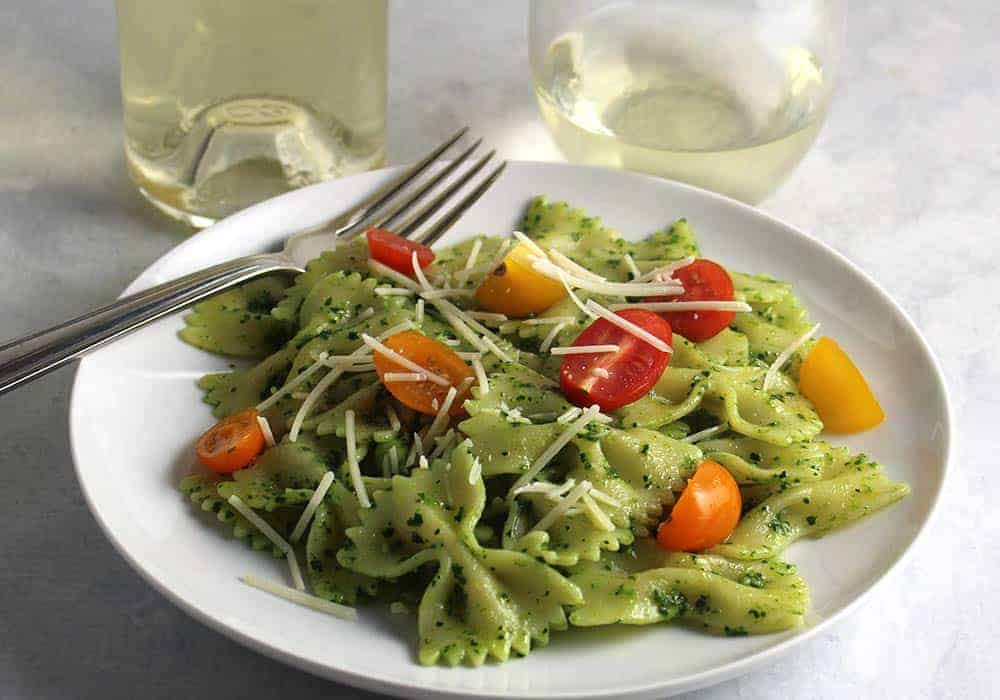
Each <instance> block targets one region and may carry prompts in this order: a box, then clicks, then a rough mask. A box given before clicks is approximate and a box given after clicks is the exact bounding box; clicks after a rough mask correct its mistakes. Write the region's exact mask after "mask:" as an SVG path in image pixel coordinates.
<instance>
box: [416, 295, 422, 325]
mask: <svg viewBox="0 0 1000 700" xmlns="http://www.w3.org/2000/svg"><path fill="white" fill-rule="evenodd" d="M414 320H415V321H416V322H417V324H418V325H419V324H421V323H423V322H424V300H423V299H417V312H416V314H415V315H414Z"/></svg>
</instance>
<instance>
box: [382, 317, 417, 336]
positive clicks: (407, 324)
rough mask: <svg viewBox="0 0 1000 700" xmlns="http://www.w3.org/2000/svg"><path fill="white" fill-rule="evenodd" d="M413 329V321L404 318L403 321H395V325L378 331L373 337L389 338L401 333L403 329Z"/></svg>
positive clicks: (414, 327)
mask: <svg viewBox="0 0 1000 700" xmlns="http://www.w3.org/2000/svg"><path fill="white" fill-rule="evenodd" d="M415 329H416V326H414V325H413V321H410V320H406V321H403V322H402V323H397V324H396V325H395V326H390V327H389V328H386V329H385V330H384V331H382V332H381V333H379V334H378V335H377V336H376V338H375V339H376V340H385V339H386V338H391V337H392V336H394V335H396V334H397V333H402V332H403V331H412V330H415Z"/></svg>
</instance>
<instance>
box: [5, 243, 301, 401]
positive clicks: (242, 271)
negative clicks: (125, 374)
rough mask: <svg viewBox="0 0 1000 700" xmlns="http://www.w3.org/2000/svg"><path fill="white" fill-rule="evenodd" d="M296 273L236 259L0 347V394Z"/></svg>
mask: <svg viewBox="0 0 1000 700" xmlns="http://www.w3.org/2000/svg"><path fill="white" fill-rule="evenodd" d="M301 271H302V269H301V268H300V267H298V266H296V265H295V264H294V263H293V262H292V261H291V260H290V259H289V258H287V257H286V256H284V255H282V254H280V253H278V254H265V255H251V256H247V257H244V258H237V259H235V260H230V261H229V262H225V263H222V264H220V265H214V266H212V267H208V268H205V269H203V270H199V271H197V272H192V273H191V274H189V275H185V276H184V277H180V278H178V279H175V280H172V281H170V282H165V283H163V284H159V285H156V286H155V287H151V288H149V289H147V290H144V291H142V292H138V293H136V294H132V295H130V296H127V297H122V298H121V299H119V300H118V301H116V302H114V303H113V304H108V305H107V306H102V307H101V308H99V309H95V310H93V311H90V312H89V313H85V314H83V315H82V316H77V317H76V318H73V319H70V320H69V321H65V322H63V323H60V324H58V325H56V326H52V327H51V328H48V329H46V330H43V331H40V332H37V333H32V334H30V335H26V336H22V337H21V338H17V339H15V340H12V341H10V342H8V343H6V344H4V345H0V394H4V393H6V392H8V391H10V390H11V389H14V388H16V387H18V386H20V385H21V384H24V383H26V382H30V381H31V380H33V379H37V378H38V377H41V376H42V375H44V374H47V373H48V372H51V371H52V370H54V369H56V368H58V367H61V366H62V365H64V364H66V363H67V362H69V361H70V360H73V359H75V358H77V357H79V356H81V355H82V354H83V353H85V352H86V351H88V350H90V349H92V348H96V347H98V346H100V345H102V344H104V343H107V342H108V341H111V340H114V339H116V338H119V337H121V336H123V335H125V334H127V333H130V332H132V331H134V330H136V329H137V328H141V327H142V326H144V325H146V324H147V323H150V322H151V321H155V320H156V319H158V318H161V317H163V316H166V315H167V314H170V313H173V312H175V311H179V310H181V309H183V308H185V307H187V306H189V305H191V304H194V303H195V302H198V301H201V300H202V299H205V298H206V297H210V296H212V295H213V294H217V293H218V292H221V291H224V290H226V289H229V288H230V287H233V286H235V285H237V284H240V283H241V282H246V281H248V280H251V279H254V278H256V277H260V276H262V275H266V274H269V273H272V272H301Z"/></svg>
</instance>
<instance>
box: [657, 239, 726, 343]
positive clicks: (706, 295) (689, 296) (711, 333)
mask: <svg viewBox="0 0 1000 700" xmlns="http://www.w3.org/2000/svg"><path fill="white" fill-rule="evenodd" d="M672 277H673V278H674V279H676V280H679V281H680V282H681V284H683V285H684V293H683V294H681V295H680V296H673V297H653V298H650V299H647V300H646V301H732V300H733V291H734V290H733V278H732V277H730V276H729V273H728V272H726V269H725V268H724V267H722V266H721V265H719V264H718V263H714V262H712V261H711V260H706V259H704V258H699V259H698V260H695V261H694V262H693V263H691V264H690V265H687V266H685V267H682V268H680V269H679V270H676V271H674V273H673V275H672ZM661 315H662V316H663V317H664V318H665V319H667V320H668V321H670V326H671V328H673V329H674V332H676V333H680V334H681V335H682V336H684V337H685V338H687V339H688V340H690V341H691V342H693V343H700V342H702V341H705V340H708V339H709V338H713V337H715V336H716V335H717V334H718V333H719V331H721V330H722V329H723V328H726V327H727V326H728V325H729V324H730V323H732V322H733V318H735V316H736V314H735V313H734V312H733V311H668V312H664V313H663V314H661Z"/></svg>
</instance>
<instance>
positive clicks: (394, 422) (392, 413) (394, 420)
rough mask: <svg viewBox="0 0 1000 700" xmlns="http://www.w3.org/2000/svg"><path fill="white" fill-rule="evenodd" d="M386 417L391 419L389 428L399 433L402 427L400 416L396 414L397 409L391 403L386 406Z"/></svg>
mask: <svg viewBox="0 0 1000 700" xmlns="http://www.w3.org/2000/svg"><path fill="white" fill-rule="evenodd" d="M385 417H386V418H388V419H389V427H390V428H392V430H393V432H396V433H398V432H399V429H400V428H401V427H402V423H400V422H399V414H398V413H396V409H395V408H393V407H392V404H390V403H387V404H386V405H385Z"/></svg>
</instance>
